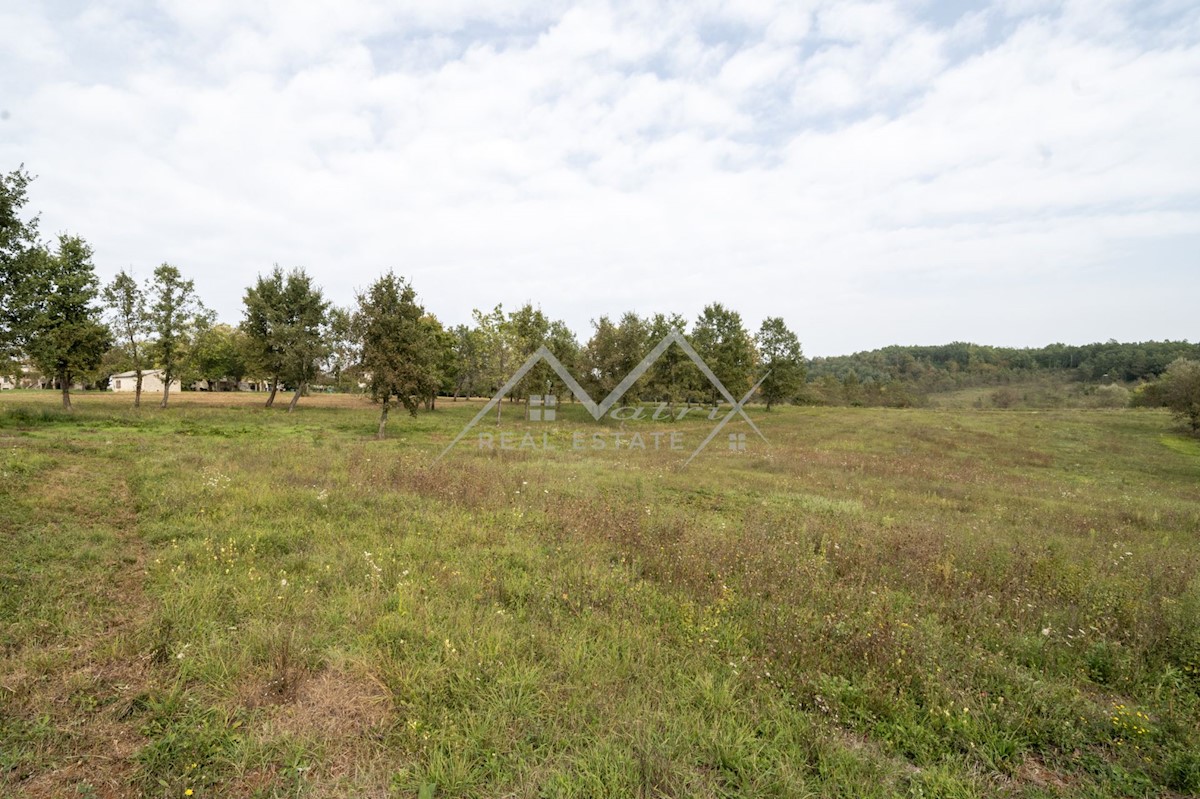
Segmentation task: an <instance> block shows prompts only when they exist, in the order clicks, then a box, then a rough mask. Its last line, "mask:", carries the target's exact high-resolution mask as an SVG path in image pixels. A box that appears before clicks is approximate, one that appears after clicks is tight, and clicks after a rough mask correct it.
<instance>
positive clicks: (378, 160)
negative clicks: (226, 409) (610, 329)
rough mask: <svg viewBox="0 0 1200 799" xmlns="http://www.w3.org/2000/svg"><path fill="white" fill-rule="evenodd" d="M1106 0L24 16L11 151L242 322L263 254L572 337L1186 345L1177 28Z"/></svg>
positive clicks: (84, 222)
mask: <svg viewBox="0 0 1200 799" xmlns="http://www.w3.org/2000/svg"><path fill="white" fill-rule="evenodd" d="M1093 6H1094V4H1087V5H1086V7H1085V6H1084V5H1079V4H1071V3H1068V4H1066V5H1065V6H1064V8H1063V9H1062V10H1061V11H1060V10H1059V9H1058V8H1057V7H1054V6H1047V5H1045V4H1037V5H1036V7H1032V6H1031V7H1017V6H1016V5H1014V4H1013V3H1006V4H1004V5H1003V6H998V7H996V8H993V9H985V10H982V11H978V12H973V13H972V14H969V15H966V16H962V17H959V18H957V19H951V20H949V21H943V22H941V23H936V24H935V23H933V22H930V21H928V20H927V19H917V18H914V17H912V16H910V14H911V13H912V12H911V7H909V6H906V5H899V4H891V3H854V4H847V3H833V2H829V3H823V4H816V3H814V4H811V5H801V4H796V3H790V2H788V3H772V2H762V3H756V4H753V5H751V4H745V3H738V4H731V5H729V6H721V5H716V4H707V5H705V4H701V5H697V4H682V3H680V4H668V5H661V6H660V5H650V6H647V5H643V4H626V3H619V2H613V3H606V2H594V3H582V4H577V5H571V6H566V5H563V6H548V5H545V4H540V3H538V4H534V3H528V4H525V5H507V4H506V6H505V10H504V11H502V12H497V11H495V10H494V9H493V8H492V6H491V4H484V3H471V2H458V3H439V4H425V3H420V4H417V3H414V4H411V5H407V6H403V5H402V6H395V7H393V6H391V5H386V4H377V3H369V2H355V3H347V4H337V5H336V6H335V5H333V4H322V3H301V4H293V3H286V4H284V3H278V4H274V3H268V4H259V5H251V6H247V5H245V4H242V3H203V4H195V3H182V2H170V3H164V4H162V5H161V6H159V7H158V10H157V11H154V12H152V13H148V12H145V11H143V10H141V9H140V8H139V9H132V8H126V7H124V6H122V5H103V6H90V7H89V8H88V10H87V11H85V12H83V14H82V16H80V17H72V16H71V14H70V13H69V12H67V11H62V10H59V11H53V10H51V11H47V10H45V9H43V8H42V7H40V6H34V5H29V6H24V7H18V8H17V9H16V10H15V11H13V10H8V11H5V12H0V13H3V14H4V15H5V16H3V17H2V18H0V40H2V41H3V45H4V46H2V47H0V91H2V92H3V94H0V108H2V109H6V110H8V111H9V112H10V116H9V118H8V119H6V120H0V169H10V168H12V167H13V166H15V165H16V164H17V163H19V162H22V161H23V162H25V163H26V164H27V165H28V166H29V168H30V169H31V171H33V172H34V173H36V174H38V175H40V178H39V179H38V181H37V182H36V183H35V184H34V186H33V190H32V205H33V206H34V207H36V208H38V209H40V210H42V211H43V229H44V231H45V232H47V233H50V232H56V231H59V230H63V229H70V230H71V231H73V232H77V233H79V234H81V235H83V236H85V237H86V238H87V239H88V240H89V241H91V242H92V243H93V245H94V246H95V248H96V252H97V260H98V262H99V264H100V267H101V269H102V271H104V273H105V274H106V275H107V274H111V273H113V272H115V271H116V270H117V269H120V268H124V267H127V266H133V267H135V268H136V269H137V270H138V271H139V272H140V273H141V274H147V273H149V271H150V270H151V269H152V268H153V267H154V266H155V265H156V264H157V263H159V262H161V261H163V260H170V261H172V262H175V263H178V265H179V266H180V267H181V268H183V269H184V271H185V272H189V273H191V274H193V275H195V276H196V278H197V284H198V287H199V288H200V289H201V291H202V292H203V293H204V294H205V296H206V298H207V299H208V301H209V302H210V303H211V304H212V305H213V306H215V307H216V308H217V310H218V311H219V312H220V313H221V314H222V315H223V316H225V317H226V318H229V319H231V320H233V319H236V318H237V316H238V315H239V313H240V307H239V303H240V298H241V294H242V291H243V289H244V287H245V286H246V285H247V284H248V283H249V282H250V281H251V280H252V279H253V276H254V274H255V273H256V272H260V271H264V270H266V269H269V268H270V266H271V264H272V263H275V262H279V263H281V264H283V265H304V266H306V267H307V268H308V269H310V271H312V272H313V273H314V274H315V275H316V276H317V277H318V279H319V280H320V281H321V282H322V283H323V284H324V285H325V287H326V289H327V290H328V292H329V293H330V294H331V295H332V296H333V297H334V298H335V299H336V300H337V301H339V302H343V303H346V302H349V301H350V300H351V299H352V296H353V290H354V289H355V288H361V287H363V286H365V285H366V284H367V283H368V282H369V281H370V280H371V279H373V277H375V276H376V275H377V274H378V273H379V272H380V271H381V270H383V269H385V268H389V267H391V268H395V269H397V270H398V271H399V272H401V273H403V274H407V275H410V276H412V277H413V278H414V282H415V284H416V286H417V289H418V291H419V292H420V294H421V295H422V297H423V298H424V300H425V301H426V302H427V303H428V304H429V306H430V307H431V309H432V310H434V311H435V312H437V313H438V314H439V315H441V316H442V317H443V318H444V319H445V320H447V321H449V322H458V321H465V320H466V319H467V318H468V316H469V313H470V310H471V308H472V307H490V306H492V305H494V304H496V303H497V302H504V303H506V304H507V305H512V304H514V303H518V302H521V301H524V300H526V299H532V300H534V301H535V302H540V303H541V305H542V306H543V308H545V309H546V310H547V311H548V312H550V313H551V314H554V315H556V316H563V317H565V318H566V319H567V320H568V322H569V323H571V324H572V325H573V326H574V327H575V328H576V329H577V331H578V332H580V333H583V334H586V327H587V320H588V319H591V318H595V317H597V316H599V315H600V314H603V313H610V314H611V313H619V312H621V311H623V310H626V309H631V308H632V309H636V310H639V311H643V312H649V311H656V310H663V311H668V310H671V311H680V312H683V313H685V314H686V315H689V316H695V315H696V313H698V312H699V310H700V308H701V307H702V306H703V304H705V303H706V302H710V301H713V300H721V301H723V302H727V303H729V304H731V305H733V306H734V307H737V308H739V309H741V310H742V312H743V313H744V315H745V316H746V317H747V318H748V319H749V320H751V321H752V322H756V321H757V320H758V319H760V318H761V317H763V316H765V315H783V316H784V317H785V318H787V319H789V321H790V322H791V324H792V325H793V327H795V328H796V329H797V331H798V332H799V334H800V336H801V338H802V340H804V341H805V342H806V345H807V348H808V350H809V351H810V352H813V353H818V354H819V353H829V352H835V351H844V350H847V349H853V348H861V347H867V346H877V345H882V344H886V343H889V342H892V341H941V340H949V339H952V338H969V339H975V340H980V341H989V342H997V343H1028V344H1033V343H1041V342H1044V341H1049V340H1053V339H1066V340H1079V339H1089V338H1092V339H1095V338H1100V339H1103V338H1108V337H1109V336H1110V335H1118V333H1121V335H1125V336H1127V337H1135V338H1149V337H1165V336H1171V337H1186V336H1188V335H1189V334H1190V335H1192V336H1193V337H1194V335H1195V334H1194V329H1193V322H1192V321H1191V320H1192V315H1193V310H1194V309H1192V308H1191V307H1190V305H1189V303H1188V302H1187V301H1186V299H1185V298H1186V297H1188V296H1194V295H1195V293H1196V289H1200V284H1198V281H1200V270H1196V269H1195V268H1194V267H1195V266H1196V264H1195V255H1194V253H1195V251H1196V250H1195V244H1196V242H1197V240H1198V239H1200V192H1198V191H1197V188H1196V187H1197V186H1200V155H1198V154H1197V151H1196V148H1195V146H1194V144H1193V142H1194V141H1195V140H1196V138H1197V137H1198V136H1200V88H1198V87H1200V41H1198V37H1197V31H1200V23H1198V22H1197V18H1198V15H1197V14H1196V13H1195V12H1194V10H1193V9H1190V8H1188V7H1187V6H1186V5H1184V6H1179V5H1175V6H1174V7H1173V6H1172V4H1171V2H1166V3H1162V4H1160V5H1159V6H1157V7H1155V8H1152V9H1150V10H1149V11H1147V10H1146V7H1145V6H1144V5H1136V4H1132V3H1120V2H1111V3H1106V4H1104V5H1103V7H1100V6H1095V9H1096V11H1095V14H1094V15H1092V14H1091V9H1092V8H1093ZM6 22H7V23H8V24H5V23H6ZM13 26H16V27H13ZM14 30H17V31H19V35H14V34H13V31H14ZM1181 32H1182V33H1181ZM15 75H20V76H21V77H20V78H14V77H13V76H15ZM1146 253H1153V254H1154V258H1155V261H1154V262H1153V263H1149V264H1148V263H1147V261H1146V255H1145V254H1146ZM1189 266H1190V267H1191V268H1188V267H1189ZM1097 275H1103V279H1100V278H1098V277H1097ZM1147 281H1158V282H1160V283H1161V282H1163V281H1168V282H1171V283H1172V285H1170V286H1169V287H1168V288H1169V290H1165V291H1160V292H1158V294H1157V296H1158V301H1157V303H1156V304H1155V305H1154V306H1149V305H1147V306H1145V307H1141V306H1134V307H1131V308H1128V309H1127V311H1128V313H1127V314H1126V315H1125V316H1123V317H1122V318H1121V322H1120V330H1119V331H1115V330H1113V329H1110V327H1105V325H1109V326H1112V325H1114V324H1115V323H1114V322H1113V319H1114V316H1113V315H1112V314H1111V313H1107V314H1106V313H1100V312H1099V311H1098V310H1097V309H1098V308H1105V309H1110V310H1111V309H1114V308H1120V307H1122V303H1124V302H1125V301H1126V300H1127V299H1128V298H1131V297H1141V296H1143V295H1144V294H1145V293H1146V289H1145V284H1146V282H1147ZM1084 284H1086V285H1087V286H1088V289H1087V291H1086V292H1084V293H1082V294H1080V295H1079V296H1080V297H1082V298H1085V299H1086V301H1087V302H1088V303H1092V305H1091V306H1085V305H1082V304H1081V303H1079V302H1076V303H1070V302H1065V301H1064V296H1063V295H1062V294H1061V293H1056V292H1058V291H1059V289H1060V288H1061V287H1063V286H1079V285H1084ZM905 309H908V310H905ZM1014 317H1020V318H1021V319H1022V320H1023V325H1022V326H1021V327H1020V328H1014V327H1013V326H1012V324H1011V319H1012V318H1014ZM1122 331H1128V332H1122Z"/></svg>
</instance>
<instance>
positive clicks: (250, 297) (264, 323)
mask: <svg viewBox="0 0 1200 799" xmlns="http://www.w3.org/2000/svg"><path fill="white" fill-rule="evenodd" d="M283 297H284V275H283V270H282V269H280V268H279V267H278V266H276V267H275V268H274V269H272V270H271V274H270V275H268V276H266V277H263V276H262V275H259V276H258V280H257V281H256V282H255V284H254V285H253V286H251V287H250V288H248V289H246V294H245V296H244V297H243V298H242V303H243V304H244V305H245V310H244V311H243V313H244V318H243V319H242V324H241V327H242V330H244V331H245V332H246V335H247V336H248V337H249V339H250V351H251V357H252V365H253V368H254V369H256V370H258V371H261V372H262V373H263V374H265V375H266V377H267V380H268V382H270V384H271V392H270V394H268V395H267V403H266V407H268V408H270V407H271V406H273V405H274V404H275V394H276V392H278V391H279V381H280V379H281V378H282V375H283V370H284V354H283V333H282V327H283V324H284V311H283V305H284V299H283Z"/></svg>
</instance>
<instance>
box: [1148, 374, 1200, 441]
mask: <svg viewBox="0 0 1200 799" xmlns="http://www.w3.org/2000/svg"><path fill="white" fill-rule="evenodd" d="M1158 393H1159V396H1160V397H1161V398H1162V402H1163V404H1164V405H1166V406H1167V407H1168V408H1170V409H1171V412H1172V413H1174V414H1175V415H1176V416H1177V417H1179V418H1180V419H1182V420H1183V421H1185V422H1187V423H1188V425H1189V426H1190V427H1191V428H1192V432H1193V433H1195V432H1198V431H1200V361H1193V360H1188V359H1186V358H1180V359H1178V360H1176V361H1174V362H1172V363H1171V365H1170V366H1168V367H1167V371H1166V372H1164V373H1163V376H1162V384H1161V386H1160V387H1159V392H1158Z"/></svg>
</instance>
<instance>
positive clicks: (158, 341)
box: [148, 263, 205, 408]
mask: <svg viewBox="0 0 1200 799" xmlns="http://www.w3.org/2000/svg"><path fill="white" fill-rule="evenodd" d="M148 294H149V299H150V311H149V319H150V328H151V330H153V331H154V336H155V339H154V352H155V355H156V356H157V360H158V364H159V366H160V367H161V368H162V372H163V396H162V402H160V403H159V407H160V408H165V407H167V400H168V399H169V398H170V394H171V383H172V381H174V380H176V379H178V378H179V375H180V373H181V372H182V371H183V367H184V362H185V361H184V359H185V356H186V354H187V347H188V344H189V343H190V340H191V336H192V333H193V331H194V330H195V329H196V327H198V326H199V325H198V323H199V322H201V321H202V320H203V319H204V314H205V310H204V306H203V305H202V304H201V303H200V300H199V299H198V298H197V297H196V289H195V284H194V283H193V282H192V281H191V280H184V279H183V275H182V274H180V272H179V270H178V269H177V268H175V267H174V266H171V265H170V264H167V263H164V264H162V265H161V266H159V267H158V268H157V269H155V270H154V277H153V279H152V280H151V283H150V290H149V292H148Z"/></svg>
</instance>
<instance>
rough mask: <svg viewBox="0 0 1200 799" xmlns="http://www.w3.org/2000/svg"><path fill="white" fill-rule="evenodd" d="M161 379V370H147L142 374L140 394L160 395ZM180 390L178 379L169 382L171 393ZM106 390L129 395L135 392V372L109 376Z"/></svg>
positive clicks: (161, 388)
mask: <svg viewBox="0 0 1200 799" xmlns="http://www.w3.org/2000/svg"><path fill="white" fill-rule="evenodd" d="M162 378H163V373H162V369H148V370H146V371H145V372H142V393H143V394H161V393H162V390H163V380H162ZM180 388H181V386H180V383H179V380H178V379H176V380H172V381H171V390H172V391H179V390H180ZM108 390H109V391H120V392H130V393H132V392H134V391H136V390H137V372H121V373H120V374H115V375H111V376H110V377H109V378H108Z"/></svg>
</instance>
